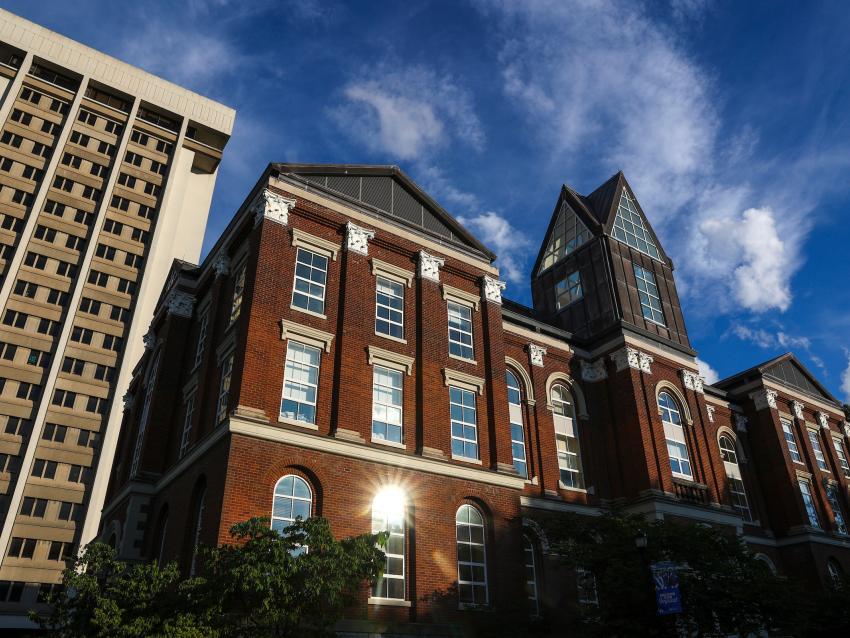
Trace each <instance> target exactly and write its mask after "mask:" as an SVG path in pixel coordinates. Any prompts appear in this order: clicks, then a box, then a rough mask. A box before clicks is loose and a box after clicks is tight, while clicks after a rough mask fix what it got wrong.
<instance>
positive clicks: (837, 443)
mask: <svg viewBox="0 0 850 638" xmlns="http://www.w3.org/2000/svg"><path fill="white" fill-rule="evenodd" d="M832 447H834V448H835V454H836V456H837V457H838V465H839V467H841V472H842V474H844V478H850V463H848V462H847V454H846V453H845V451H844V444H843V443H842V442H841V439H839V438H836V437H833V438H832Z"/></svg>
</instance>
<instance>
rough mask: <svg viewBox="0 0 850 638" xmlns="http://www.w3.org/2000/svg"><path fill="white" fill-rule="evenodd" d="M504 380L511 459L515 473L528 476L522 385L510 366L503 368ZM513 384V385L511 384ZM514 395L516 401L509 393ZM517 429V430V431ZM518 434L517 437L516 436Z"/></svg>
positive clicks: (523, 476) (524, 476)
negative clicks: (520, 454) (519, 454)
mask: <svg viewBox="0 0 850 638" xmlns="http://www.w3.org/2000/svg"><path fill="white" fill-rule="evenodd" d="M505 381H506V383H507V387H508V421H509V425H510V428H511V460H512V461H513V464H514V469H516V471H517V474H519V475H520V476H521V477H522V478H526V479H527V478H528V451H527V449H526V446H525V424H524V422H523V413H522V387H521V386H520V383H519V377H517V375H516V373H515V372H514V371H513V370H511V369H510V368H506V369H505ZM512 384H513V385H512ZM512 390H513V394H515V395H516V397H517V401H513V400H512V399H511V394H512V392H511V391H512ZM517 430H519V432H518V433H517ZM517 434H519V438H517ZM518 451H521V452H522V456H518V455H517V452H518Z"/></svg>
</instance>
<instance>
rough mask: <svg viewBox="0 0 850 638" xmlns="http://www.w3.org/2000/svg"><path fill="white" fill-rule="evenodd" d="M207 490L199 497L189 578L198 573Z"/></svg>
mask: <svg viewBox="0 0 850 638" xmlns="http://www.w3.org/2000/svg"><path fill="white" fill-rule="evenodd" d="M206 499H207V490H206V488H204V489H203V490H202V491H201V494H200V496H199V497H198V508H197V510H196V512H197V518H196V519H195V534H194V539H193V540H194V544H193V545H192V561H191V563H190V564H189V577H190V578H191V577H193V576H195V574H196V573H197V571H198V549H199V547H198V546H199V545H200V543H201V530H202V527H203V521H204V509H205V508H206Z"/></svg>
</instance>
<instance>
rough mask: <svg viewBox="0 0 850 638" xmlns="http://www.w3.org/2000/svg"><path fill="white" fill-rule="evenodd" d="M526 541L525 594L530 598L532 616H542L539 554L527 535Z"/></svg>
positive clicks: (525, 535) (524, 538)
mask: <svg viewBox="0 0 850 638" xmlns="http://www.w3.org/2000/svg"><path fill="white" fill-rule="evenodd" d="M522 539H523V541H524V547H523V555H524V556H525V592H526V595H527V596H528V605H529V608H530V611H531V615H532V616H534V617H537V616H539V615H540V586H539V583H538V582H537V552H536V551H535V549H534V543H532V542H531V539H530V538H529V537H528V535H527V534H524V535H523V537H522Z"/></svg>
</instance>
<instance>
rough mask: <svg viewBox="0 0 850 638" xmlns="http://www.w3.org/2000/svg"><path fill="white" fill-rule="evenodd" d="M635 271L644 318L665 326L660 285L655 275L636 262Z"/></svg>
mask: <svg viewBox="0 0 850 638" xmlns="http://www.w3.org/2000/svg"><path fill="white" fill-rule="evenodd" d="M634 271H635V281H636V282H637V288H638V297H640V307H641V311H642V312H643V318H644V319H646V320H648V321H651V322H653V323H657V324H659V325H661V326H665V325H666V324H665V323H664V311H663V310H662V308H661V297H660V295H659V294H658V286H657V285H656V284H655V275H654V274H653V273H652V272H650V271H649V270H646V269H645V268H641V267H640V266H638V265H637V264H634Z"/></svg>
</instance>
